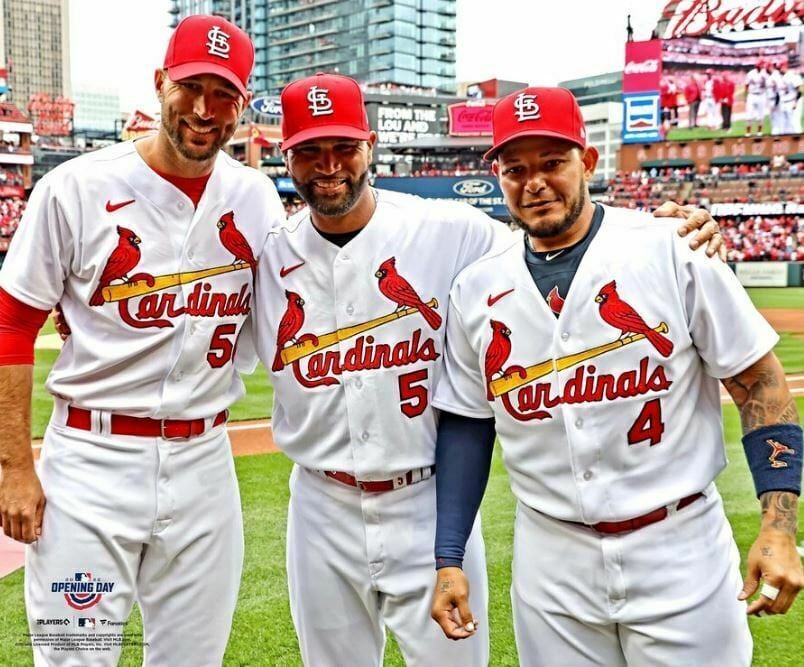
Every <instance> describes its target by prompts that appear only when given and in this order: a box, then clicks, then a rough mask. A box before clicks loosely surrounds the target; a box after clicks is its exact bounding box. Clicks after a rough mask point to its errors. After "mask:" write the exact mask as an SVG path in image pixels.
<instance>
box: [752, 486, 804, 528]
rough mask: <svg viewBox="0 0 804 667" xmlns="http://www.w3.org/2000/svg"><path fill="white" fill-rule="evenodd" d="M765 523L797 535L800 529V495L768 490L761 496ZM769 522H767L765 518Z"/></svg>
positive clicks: (768, 526)
mask: <svg viewBox="0 0 804 667" xmlns="http://www.w3.org/2000/svg"><path fill="white" fill-rule="evenodd" d="M759 501H760V503H761V504H762V519H763V525H764V526H766V527H767V528H775V529H776V530H783V531H784V532H786V533H790V535H792V536H793V537H795V536H796V531H797V530H798V496H797V495H796V494H795V493H791V492H790V491H768V492H767V493H763V494H762V495H761V496H760V498H759ZM766 518H767V519H769V523H767V524H766V523H765V519H766Z"/></svg>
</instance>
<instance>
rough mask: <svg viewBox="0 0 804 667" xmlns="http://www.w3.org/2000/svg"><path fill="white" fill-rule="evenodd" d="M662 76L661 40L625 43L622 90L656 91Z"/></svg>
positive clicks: (626, 91)
mask: <svg viewBox="0 0 804 667" xmlns="http://www.w3.org/2000/svg"><path fill="white" fill-rule="evenodd" d="M661 78H662V40H660V39H651V40H648V41H647V42H626V43H625V67H624V68H623V92H624V93H646V92H657V91H658V90H659V82H660V81H661Z"/></svg>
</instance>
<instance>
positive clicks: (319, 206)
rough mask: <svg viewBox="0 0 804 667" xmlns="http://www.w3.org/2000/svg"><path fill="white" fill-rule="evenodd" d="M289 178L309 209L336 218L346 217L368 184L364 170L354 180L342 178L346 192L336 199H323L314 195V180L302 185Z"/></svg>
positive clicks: (366, 172) (366, 173)
mask: <svg viewBox="0 0 804 667" xmlns="http://www.w3.org/2000/svg"><path fill="white" fill-rule="evenodd" d="M291 178H292V179H293V185H294V186H296V192H298V193H299V196H300V197H301V198H302V199H303V200H304V201H305V202H306V203H307V205H308V206H309V207H310V208H311V209H313V210H314V211H315V212H316V213H320V214H321V215H326V216H329V217H333V218H336V217H339V216H342V215H346V214H347V213H348V212H349V211H351V210H352V208H353V207H354V205H355V204H356V203H357V200H358V199H360V195H361V194H363V190H364V189H365V187H366V183H367V182H368V169H366V171H364V172H363V173H362V174H360V176H358V177H357V178H355V179H351V178H349V177H346V178H343V180H344V181H345V185H346V192H344V193H343V194H342V195H341V196H340V197H338V198H337V199H336V198H334V197H324V196H321V195H318V194H316V192H315V185H314V184H313V181H314V180H315V179H313V180H310V181H308V182H307V183H302V182H301V181H298V180H296V178H295V177H294V176H292V175H291ZM322 180H326V179H322ZM339 180H340V179H339Z"/></svg>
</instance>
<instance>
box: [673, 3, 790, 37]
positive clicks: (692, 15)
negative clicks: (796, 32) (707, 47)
mask: <svg viewBox="0 0 804 667" xmlns="http://www.w3.org/2000/svg"><path fill="white" fill-rule="evenodd" d="M662 18H663V19H665V20H666V21H667V31H666V32H665V34H664V37H665V39H674V38H677V37H684V36H691V37H696V36H698V35H704V34H707V33H712V32H725V31H729V30H751V29H753V28H766V27H768V26H773V25H789V24H792V23H795V22H796V21H801V20H804V5H802V3H801V2H797V0H717V2H711V0H670V2H668V3H667V5H665V8H664V10H662Z"/></svg>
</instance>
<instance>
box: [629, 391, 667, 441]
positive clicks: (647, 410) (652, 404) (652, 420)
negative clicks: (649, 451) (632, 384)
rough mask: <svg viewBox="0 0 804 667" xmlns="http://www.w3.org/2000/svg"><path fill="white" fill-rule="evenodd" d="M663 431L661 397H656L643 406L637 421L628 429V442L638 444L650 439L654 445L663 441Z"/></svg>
mask: <svg viewBox="0 0 804 667" xmlns="http://www.w3.org/2000/svg"><path fill="white" fill-rule="evenodd" d="M662 433H664V422H663V421H662V403H661V400H660V399H658V398H654V399H653V400H651V401H648V402H647V403H645V405H644V406H642V411H641V412H640V413H639V416H638V417H637V418H636V421H635V422H634V423H633V425H632V426H631V428H630V429H628V444H629V445H636V444H639V443H640V442H644V441H645V440H648V441H649V442H650V446H651V447H653V445H658V444H659V443H660V442H661V440H662Z"/></svg>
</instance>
